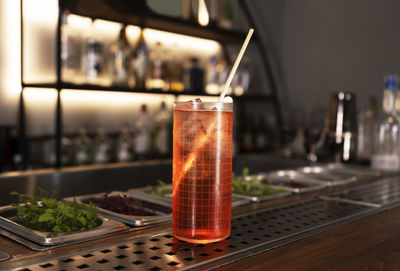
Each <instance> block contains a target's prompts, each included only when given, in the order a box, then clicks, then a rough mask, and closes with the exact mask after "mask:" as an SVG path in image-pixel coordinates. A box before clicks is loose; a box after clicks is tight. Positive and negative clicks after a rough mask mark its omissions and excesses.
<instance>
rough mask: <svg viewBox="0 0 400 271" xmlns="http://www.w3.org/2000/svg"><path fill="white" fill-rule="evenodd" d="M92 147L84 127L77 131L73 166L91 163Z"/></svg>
mask: <svg viewBox="0 0 400 271" xmlns="http://www.w3.org/2000/svg"><path fill="white" fill-rule="evenodd" d="M92 156H93V146H92V140H91V139H90V138H89V136H88V131H87V128H86V127H81V128H80V129H79V135H78V137H77V138H76V139H75V164H77V165H87V164H90V163H91V162H92Z"/></svg>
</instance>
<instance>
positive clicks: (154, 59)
mask: <svg viewBox="0 0 400 271" xmlns="http://www.w3.org/2000/svg"><path fill="white" fill-rule="evenodd" d="M165 75H166V71H165V63H164V60H163V50H162V44H161V42H157V43H156V45H155V46H154V48H153V49H152V50H151V51H150V73H149V76H148V78H147V80H146V88H147V89H165V87H166V81H165Z"/></svg>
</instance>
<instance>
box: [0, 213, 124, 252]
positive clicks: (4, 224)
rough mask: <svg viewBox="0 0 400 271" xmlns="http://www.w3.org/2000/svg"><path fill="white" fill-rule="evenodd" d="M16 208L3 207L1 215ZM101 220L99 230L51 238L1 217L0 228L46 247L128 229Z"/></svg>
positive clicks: (119, 224) (116, 222)
mask: <svg viewBox="0 0 400 271" xmlns="http://www.w3.org/2000/svg"><path fill="white" fill-rule="evenodd" d="M15 208H16V207H14V206H2V207H0V214H1V212H5V211H9V210H13V209H15ZM99 218H100V219H101V220H102V222H103V223H102V224H101V225H100V226H98V227H97V228H94V229H91V230H88V231H84V232H75V233H65V234H60V235H58V236H51V233H47V232H39V231H35V230H31V229H29V228H26V227H24V226H22V225H20V224H18V223H16V222H14V221H12V220H10V219H8V218H6V217H3V216H0V227H1V228H3V229H5V230H7V231H10V232H12V233H14V234H17V235H20V236H22V237H23V238H26V239H28V240H31V241H33V242H35V243H38V244H40V245H46V246H51V245H55V244H60V243H68V242H73V241H87V240H92V239H96V238H99V237H102V236H104V235H108V234H111V233H116V232H120V231H124V230H127V229H128V228H127V227H126V226H125V225H124V224H122V223H121V222H118V221H115V220H112V219H108V218H105V217H103V216H99ZM49 236H50V237H49Z"/></svg>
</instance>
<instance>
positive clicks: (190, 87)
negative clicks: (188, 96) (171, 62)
mask: <svg viewBox="0 0 400 271" xmlns="http://www.w3.org/2000/svg"><path fill="white" fill-rule="evenodd" d="M183 85H184V87H185V89H184V91H186V92H202V91H204V71H203V69H202V68H201V67H200V63H199V59H198V58H196V57H192V58H190V62H189V63H185V66H184V72H183Z"/></svg>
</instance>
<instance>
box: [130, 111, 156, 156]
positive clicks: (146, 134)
mask: <svg viewBox="0 0 400 271" xmlns="http://www.w3.org/2000/svg"><path fill="white" fill-rule="evenodd" d="M151 124H152V123H151V117H150V116H149V113H148V112H147V105H146V104H142V105H141V107H140V113H139V116H138V118H137V119H136V122H135V129H134V134H135V139H134V142H135V154H136V155H137V158H138V160H145V159H147V158H148V155H149V150H150V136H151V128H152V125H151Z"/></svg>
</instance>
